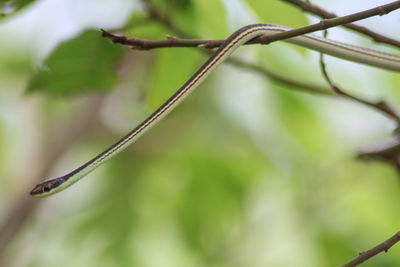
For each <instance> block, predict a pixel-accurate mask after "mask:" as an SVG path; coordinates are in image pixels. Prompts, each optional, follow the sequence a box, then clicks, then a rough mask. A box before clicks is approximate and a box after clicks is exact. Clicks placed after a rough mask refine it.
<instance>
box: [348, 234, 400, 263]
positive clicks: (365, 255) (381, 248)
mask: <svg viewBox="0 0 400 267" xmlns="http://www.w3.org/2000/svg"><path fill="white" fill-rule="evenodd" d="M399 241H400V232H397V233H396V234H395V235H393V236H392V237H391V238H389V239H388V240H386V241H384V242H382V243H380V244H379V245H377V246H375V247H373V248H371V249H369V250H367V251H363V252H360V254H359V255H358V256H357V257H355V258H354V259H352V260H350V261H348V262H347V263H345V264H343V265H342V267H353V266H357V265H359V264H361V263H363V262H364V261H366V260H368V259H370V258H372V257H373V256H375V255H377V254H379V253H381V252H388V250H389V249H390V248H391V247H392V246H393V245H394V244H396V243H397V242H399Z"/></svg>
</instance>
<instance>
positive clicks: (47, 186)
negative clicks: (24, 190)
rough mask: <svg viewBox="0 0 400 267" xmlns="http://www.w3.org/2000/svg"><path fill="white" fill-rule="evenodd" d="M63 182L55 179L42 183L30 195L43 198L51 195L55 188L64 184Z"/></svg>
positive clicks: (60, 179)
mask: <svg viewBox="0 0 400 267" xmlns="http://www.w3.org/2000/svg"><path fill="white" fill-rule="evenodd" d="M64 182H65V180H64V179H62V178H55V179H52V180H48V181H44V182H43V183H40V184H38V185H36V186H35V188H33V190H32V191H31V195H32V196H34V197H44V196H47V195H52V194H54V193H55V192H56V190H53V189H55V188H57V187H58V186H59V185H60V184H62V183H64Z"/></svg>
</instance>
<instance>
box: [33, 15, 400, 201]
mask: <svg viewBox="0 0 400 267" xmlns="http://www.w3.org/2000/svg"><path fill="white" fill-rule="evenodd" d="M287 30H290V28H287V27H284V26H280V25H275V24H266V23H260V24H251V25H248V26H245V27H243V28H241V29H239V30H237V31H236V32H234V33H233V34H232V35H231V36H230V37H229V38H228V39H226V40H225V42H224V43H223V44H222V45H221V46H220V47H219V48H218V49H217V50H216V52H215V53H214V54H213V55H212V56H211V57H210V58H209V59H208V60H207V61H206V62H205V63H204V64H203V66H201V67H200V68H199V70H198V71H197V72H196V73H195V74H193V76H192V77H190V78H189V80H188V81H187V82H186V83H185V84H184V85H183V86H182V87H181V88H179V90H177V91H176V92H175V93H174V94H173V95H172V96H171V97H170V98H169V99H168V100H167V101H165V102H164V104H162V105H161V106H160V107H159V108H158V109H157V110H156V111H155V112H153V113H152V114H151V115H150V116H148V117H147V118H146V119H145V120H144V121H143V122H142V123H140V124H139V125H138V126H136V128H134V129H133V130H132V131H130V132H129V133H128V134H127V135H125V136H124V137H123V138H121V139H120V140H119V141H118V142H116V143H115V144H114V145H112V146H111V147H109V148H108V149H107V150H105V151H104V152H102V153H101V154H99V155H98V156H96V157H95V158H93V159H91V160H90V161H88V162H87V163H85V164H83V165H82V166H80V167H79V168H77V169H75V170H73V171H72V172H70V173H68V174H66V175H64V176H61V177H58V178H54V179H50V180H46V181H44V182H42V183H40V184H38V185H36V186H35V188H34V189H33V190H32V191H31V195H32V196H36V197H42V196H48V195H52V194H54V193H57V192H59V191H62V190H64V189H65V188H67V187H69V186H71V185H72V184H74V183H75V182H77V181H78V180H80V179H82V178H83V177H84V176H86V175H87V174H88V173H90V172H91V171H93V170H94V169H96V168H97V167H99V166H100V165H102V164H103V163H105V162H106V161H107V160H109V159H111V158H112V157H114V156H115V155H116V154H118V153H119V152H121V151H122V150H124V149H125V148H126V147H128V146H129V145H130V144H132V143H133V142H135V141H136V140H137V139H138V138H139V137H140V136H141V135H143V134H144V133H145V132H146V131H147V130H149V129H150V128H151V127H152V126H153V125H155V124H157V122H159V121H160V120H161V119H162V118H163V117H164V116H165V115H167V114H168V113H169V112H170V111H172V110H173V109H174V108H175V107H176V106H177V105H178V104H179V103H180V102H181V101H182V100H183V99H184V98H185V97H186V96H188V95H189V94H190V93H191V92H192V91H193V90H194V89H195V88H196V87H197V86H198V85H199V84H200V83H201V82H202V81H203V80H204V79H205V78H206V77H207V75H208V74H210V73H211V72H212V70H213V69H214V68H215V67H216V66H217V65H219V64H220V63H222V62H223V61H224V60H225V59H226V58H227V57H228V56H229V55H230V54H231V53H232V52H233V51H234V50H236V48H238V47H239V46H241V45H242V44H244V43H246V42H247V41H249V40H251V39H253V38H256V37H258V36H261V35H264V34H273V33H277V32H282V31H287ZM285 41H287V42H291V43H295V44H298V45H301V46H304V47H307V48H310V49H313V50H316V51H319V52H321V53H326V54H329V55H332V56H335V57H340V58H343V59H347V60H351V61H356V62H359V63H363V64H367V65H371V66H376V67H380V68H385V69H390V70H394V71H400V56H395V55H390V54H387V53H382V52H378V51H374V50H371V49H366V48H362V47H358V46H353V45H348V44H344V43H341V42H337V41H333V40H329V39H325V38H321V37H318V36H316V35H312V34H307V35H302V36H297V37H293V38H290V39H287V40H285Z"/></svg>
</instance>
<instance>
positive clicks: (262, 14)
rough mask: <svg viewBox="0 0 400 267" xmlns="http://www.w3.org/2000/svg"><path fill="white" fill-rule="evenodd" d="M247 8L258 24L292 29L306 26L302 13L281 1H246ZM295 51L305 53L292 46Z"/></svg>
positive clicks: (301, 49)
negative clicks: (251, 11)
mask: <svg viewBox="0 0 400 267" xmlns="http://www.w3.org/2000/svg"><path fill="white" fill-rule="evenodd" d="M246 2H247V4H248V5H249V7H250V8H251V9H252V10H253V12H254V13H255V14H257V16H258V17H259V19H260V22H265V23H273V24H279V25H284V26H288V27H292V28H297V27H302V26H306V25H308V19H307V16H306V15H305V13H304V12H302V11H300V10H299V9H297V8H295V7H293V6H290V5H288V4H285V3H282V2H281V1H264V0H246ZM293 47H294V48H295V49H296V50H297V51H299V52H301V53H303V54H304V53H305V52H306V49H305V48H302V47H300V46H293Z"/></svg>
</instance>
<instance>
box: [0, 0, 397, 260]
mask: <svg viewBox="0 0 400 267" xmlns="http://www.w3.org/2000/svg"><path fill="white" fill-rule="evenodd" d="M152 3H153V5H154V6H157V7H158V8H159V9H160V11H161V14H164V15H166V16H168V18H170V19H172V20H173V22H174V23H176V24H177V25H178V26H179V28H181V29H183V31H185V32H187V33H188V35H191V36H194V37H202V38H203V37H204V38H210V39H211V38H218V39H221V38H224V37H226V36H227V35H229V32H231V30H232V29H231V28H230V26H229V25H228V21H227V18H228V17H229V16H228V15H227V14H226V12H227V8H226V5H227V4H228V3H229V1H215V0H206V1H203V0H154V1H152ZM243 4H245V5H247V6H248V7H249V12H252V13H251V14H250V15H254V17H258V19H257V21H254V23H256V22H269V23H278V24H283V25H287V26H291V27H298V26H303V25H305V24H307V23H308V20H307V17H306V16H305V14H304V13H302V12H300V11H299V10H297V9H295V8H293V7H292V6H288V5H286V4H284V3H283V2H281V1H261V0H246V1H243ZM243 12H244V11H243ZM118 31H119V32H122V33H123V34H127V35H130V36H135V37H139V38H148V39H163V38H165V35H166V34H169V35H175V34H176V35H178V33H175V32H173V31H172V29H169V28H168V27H166V26H165V25H162V23H160V22H157V21H155V20H154V19H151V18H149V17H148V16H147V15H146V14H145V13H144V12H143V11H142V10H141V9H135V10H134V12H133V13H132V15H131V16H130V18H129V19H128V20H127V22H126V24H125V25H122V26H121V27H120V28H118ZM178 37H181V36H178ZM246 49H248V50H250V49H258V50H259V51H257V52H256V55H257V57H256V58H255V60H254V62H257V61H258V62H257V63H260V65H267V64H268V66H272V67H273V68H274V71H276V72H281V73H292V72H293V73H294V72H296V73H297V75H298V76H300V77H301V78H304V79H310V80H313V78H315V76H316V75H315V72H314V71H313V70H312V69H310V68H305V67H304V68H301V69H300V67H299V66H303V65H301V64H303V63H299V62H292V63H291V64H290V66H288V62H286V61H285V60H286V58H285V54H284V53H285V52H287V51H290V52H288V53H293V54H298V52H299V51H300V52H301V56H300V57H303V58H304V59H306V58H307V52H306V51H305V50H304V49H302V48H295V50H294V49H293V46H285V47H284V48H283V49H282V48H281V44H277V45H276V47H275V48H274V47H268V48H266V47H255V46H250V47H248V48H246ZM246 49H243V50H242V51H246ZM281 49H282V50H281ZM292 50H294V52H293V51H292ZM268 51H269V52H268ZM277 51H279V53H277ZM281 51H285V52H281ZM240 56H242V55H240ZM286 56H287V55H286ZM7 58H8V57H5V56H2V55H1V53H0V59H1V61H2V62H0V68H1V74H0V75H4V76H7V77H12V76H15V77H22V78H23V79H22V80H26V79H27V78H26V77H27V76H28V75H29V74H30V73H29V72H31V70H30V65H31V64H32V63H31V62H30V60H29V59H26V58H21V57H20V56H19V55H18V54H16V55H14V57H13V58H10V59H7ZM3 59H4V60H3ZM6 59H7V60H6ZM204 61H205V57H204V55H203V54H202V53H200V51H199V49H193V48H166V49H159V50H154V51H139V52H137V51H135V52H131V51H128V49H126V48H123V47H121V46H120V45H117V44H112V43H111V42H110V41H109V40H107V39H104V38H102V37H101V33H100V32H99V31H98V30H92V29H85V31H83V32H82V33H80V34H78V35H77V36H73V37H71V39H69V40H66V41H63V42H61V43H59V44H58V46H57V47H56V48H55V49H54V50H53V51H51V53H50V54H49V56H48V57H47V58H46V59H45V60H44V62H43V63H40V64H39V65H41V67H40V68H39V69H38V70H36V71H35V72H34V73H31V76H30V78H29V79H28V85H27V92H35V93H34V94H26V95H25V96H24V98H23V101H32V102H34V103H35V108H36V109H35V111H36V112H37V114H39V115H38V116H39V117H40V118H38V120H37V121H36V122H34V123H36V124H38V125H39V126H38V128H39V129H40V130H38V132H37V133H34V134H31V133H29V138H32V140H36V139H35V138H37V140H36V142H37V143H40V145H41V144H42V143H43V139H45V140H47V139H49V140H47V141H48V142H49V143H51V141H52V137H53V135H52V131H51V130H48V129H47V128H51V126H52V125H53V127H54V128H56V129H59V128H62V127H61V126H62V125H66V124H67V125H68V121H69V119H70V120H71V121H74V120H76V117H78V116H80V110H81V109H80V108H82V110H84V106H85V104H86V103H87V102H85V100H87V99H89V98H90V97H91V96H92V95H95V94H97V93H101V94H104V91H106V93H107V96H106V98H107V101H106V102H105V104H104V105H105V106H104V107H103V108H102V110H101V117H102V119H101V121H100V123H98V124H99V125H96V126H94V127H93V128H94V129H93V130H92V131H89V133H87V134H86V135H84V136H83V137H82V138H81V139H80V140H78V141H77V142H76V143H75V144H74V145H73V146H72V147H71V148H70V149H69V150H68V152H67V153H66V156H65V159H64V158H63V159H62V161H64V160H66V161H67V163H66V164H64V162H63V163H60V166H61V167H60V168H58V166H57V170H56V171H57V173H58V172H59V171H60V172H61V171H62V170H64V168H67V169H68V168H69V167H71V168H72V167H74V166H75V164H79V163H81V158H82V157H83V156H82V155H84V156H85V157H86V156H87V157H90V156H92V155H95V154H96V153H98V152H100V151H102V149H104V148H105V147H107V146H108V145H110V144H111V143H113V142H114V141H115V140H118V139H119V138H120V137H121V136H122V135H123V134H125V130H121V128H123V129H125V128H126V129H128V128H129V127H133V126H134V124H136V123H137V122H139V118H142V117H141V116H142V115H143V114H148V113H150V112H152V111H153V110H154V109H156V108H157V107H158V106H159V105H160V104H161V103H162V102H163V101H165V100H166V99H167V98H168V97H169V96H170V95H172V94H173V93H174V92H175V91H176V90H177V89H178V88H179V87H180V86H181V85H182V84H183V83H184V82H185V81H186V80H187V79H188V78H189V77H190V76H191V75H192V74H193V73H194V72H195V71H196V70H197V69H198V68H199V66H201V64H202V63H203V62H204ZM293 61H295V60H293ZM3 62H4V64H3ZM8 62H9V63H10V64H9V63H8ZM265 62H267V63H265ZM305 64H306V63H305ZM5 66H9V68H6V67H5ZM220 75H228V76H229V75H230V76H229V77H228V78H227V79H225V80H223V81H226V82H227V83H226V84H225V83H224V84H222V83H221V81H222V79H221V78H220ZM249 75H252V76H250V77H251V78H250V79H247V80H246V81H248V82H247V83H246V86H245V87H246V88H239V89H237V87H238V86H240V85H239V84H242V83H240V82H242V81H241V80H242V79H246V78H244V77H249ZM139 76H143V77H139ZM0 77H1V76H0ZM253 79H254V80H255V79H257V76H256V75H254V74H247V73H246V72H245V71H243V70H240V69H234V70H228V69H227V68H224V67H221V68H220V69H219V70H217V71H216V72H215V73H214V74H212V75H210V76H209V78H208V79H207V80H206V81H205V82H204V83H203V84H202V85H201V86H200V88H198V90H197V91H196V92H195V93H194V94H193V96H191V97H189V98H188V99H187V100H185V101H184V103H182V105H180V106H179V107H178V108H177V109H176V110H175V111H174V112H172V113H171V114H170V115H169V116H167V117H166V118H165V119H164V120H163V121H162V122H160V123H159V124H158V125H157V126H155V127H154V128H153V129H151V131H149V132H148V133H146V135H145V136H143V137H142V138H141V139H140V140H139V141H138V142H137V143H135V144H134V146H132V147H130V148H128V149H127V150H126V151H124V152H122V153H121V154H120V155H118V156H117V157H115V158H113V159H112V160H111V161H110V162H108V163H107V164H105V165H104V166H102V167H101V168H99V169H98V170H96V171H95V172H93V173H92V174H90V175H89V177H88V178H86V179H85V180H84V181H82V182H79V183H78V184H76V185H75V186H73V187H71V188H70V189H68V190H66V191H65V192H63V193H60V194H59V195H56V196H54V197H51V198H48V199H46V200H44V201H43V203H42V204H43V206H42V208H41V209H39V211H38V212H37V214H35V216H34V217H33V218H34V219H32V220H31V221H29V226H28V227H27V228H26V229H27V230H26V231H25V233H23V234H26V232H29V234H26V235H29V236H28V237H24V236H23V234H22V237H20V238H18V240H16V241H15V244H16V245H14V247H13V248H12V249H11V252H10V254H11V256H10V258H16V257H18V255H20V254H23V255H24V258H25V259H26V263H27V264H26V265H27V266H56V265H57V266H60V267H61V266H107V267H108V266H338V265H340V264H343V263H344V262H346V261H347V260H348V259H350V258H352V257H354V256H355V255H357V253H358V252H359V251H360V250H363V249H366V248H369V247H372V246H373V245H376V244H377V243H379V242H381V241H383V240H384V239H385V238H388V237H389V236H390V235H392V234H393V233H394V232H396V231H397V230H398V229H396V227H397V226H398V224H397V222H398V221H399V220H400V214H399V213H398V212H396V210H397V207H398V206H399V205H400V199H399V198H398V192H399V186H398V180H397V176H396V172H395V171H394V170H393V169H391V168H390V167H388V166H386V165H383V164H372V163H371V164H364V163H360V162H359V161H357V160H355V159H354V154H355V153H356V152H355V151H354V150H355V149H354V148H353V147H351V146H350V145H348V143H346V141H345V140H344V139H345V138H343V137H341V136H340V134H338V131H337V129H335V128H334V126H333V125H330V124H329V123H327V121H329V119H327V118H326V117H324V116H323V115H322V114H323V113H322V112H321V109H319V107H320V106H323V105H331V104H332V102H334V101H338V100H327V99H324V98H319V97H316V96H310V95H306V94H303V93H298V92H293V91H291V90H288V89H291V88H290V87H288V86H284V85H282V84H275V83H273V82H270V81H264V80H262V85H261V86H260V88H261V89H263V90H264V91H265V92H266V93H265V94H263V95H262V97H260V99H261V100H262V101H265V102H262V103H266V106H267V107H258V109H257V111H258V112H259V114H257V115H258V116H254V114H253V116H252V117H250V116H247V117H246V115H245V114H240V115H243V118H245V120H250V121H251V122H253V123H254V122H255V124H256V126H257V127H255V129H252V128H251V127H247V126H248V125H247V124H245V123H243V122H241V121H240V119H238V118H232V117H233V116H232V115H231V112H230V111H229V110H228V111H227V110H226V109H225V108H224V104H221V101H219V99H218V96H219V94H221V91H222V90H221V87H222V86H225V87H232V95H235V90H243V91H244V90H248V91H249V93H252V92H253V91H252V88H253V87H257V83H254V84H253ZM315 79H317V78H315ZM396 79H397V78H396V77H395V78H393V79H392V80H395V81H396ZM386 82H387V81H386ZM236 83H237V84H236ZM388 83H390V82H388ZM397 83H398V79H397ZM124 88H125V89H124ZM10 91H12V90H10ZM143 92H144V93H143ZM236 93H237V92H236ZM246 93H247V92H246ZM53 96H57V98H54V97H53ZM70 96H74V97H73V98H72V97H70ZM14 97H15V96H14ZM230 97H232V98H230ZM18 98H20V96H18ZM224 99H226V101H235V97H234V96H230V95H226V94H225V95H224ZM250 99H251V98H250ZM271 99H272V100H271ZM74 100H77V101H75V102H74ZM240 100H242V99H240ZM253 100H254V99H253ZM246 101H248V100H247V99H243V102H246ZM330 101H332V102H330ZM335 103H336V102H335ZM31 105H32V104H31ZM254 105H255V106H256V105H257V103H254ZM349 105H351V104H349ZM71 111H73V112H71ZM238 112H239V111H238ZM271 113H272V115H271ZM110 114H111V115H110ZM132 114H133V115H132ZM369 115H370V114H369V113H368V114H367V115H366V116H369ZM110 117H111V119H110ZM132 117H133V119H132ZM271 117H273V119H271ZM0 124H1V125H0V144H3V143H4V142H6V141H5V140H6V139H8V138H10V136H8V135H7V131H6V130H3V129H5V127H6V126H4V127H3V126H2V124H4V125H8V124H7V123H6V122H5V121H4V120H2V119H1V118H0ZM115 125H117V126H115ZM121 125H123V126H121ZM128 126H129V127H128ZM124 127H125V128H124ZM246 127H247V128H246ZM41 128H46V129H45V130H43V129H41ZM29 129H31V128H29ZM44 133H46V134H44ZM362 134H363V133H360V136H361V135H362ZM35 136H36V137H35ZM37 136H39V137H37ZM40 145H38V144H35V145H32V147H33V148H31V149H34V148H35V146H40ZM2 149H3V146H0V169H3V164H2V161H3V158H4V156H5V155H7V151H3V150H2ZM13 153H14V154H13V155H17V152H15V151H14V152H13ZM32 158H34V157H32ZM21 160H23V159H21ZM15 162H17V163H18V160H15ZM24 162H25V161H24ZM31 164H32V163H31ZM23 166H25V165H23ZM26 166H28V165H26ZM14 168H20V165H18V166H17V167H14ZM29 168H35V166H29ZM8 172H9V171H8ZM4 173H7V171H4ZM4 173H1V176H3V174H4ZM10 173H12V172H10ZM0 181H1V178H0ZM26 183H27V182H26V180H24V181H22V182H21V187H23V186H24V185H26ZM27 190H28V189H27ZM3 202H4V203H5V201H3ZM0 212H1V210H0ZM32 240H33V241H32ZM32 243H34V246H32V245H31V244H32ZM27 247H29V249H26V248H27ZM21 258H22V257H21ZM399 262H400V253H399V248H397V247H393V248H392V249H391V250H390V251H389V254H388V255H381V256H379V257H376V258H374V259H373V260H371V261H369V262H368V263H366V264H365V266H396V265H398V264H399Z"/></svg>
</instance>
